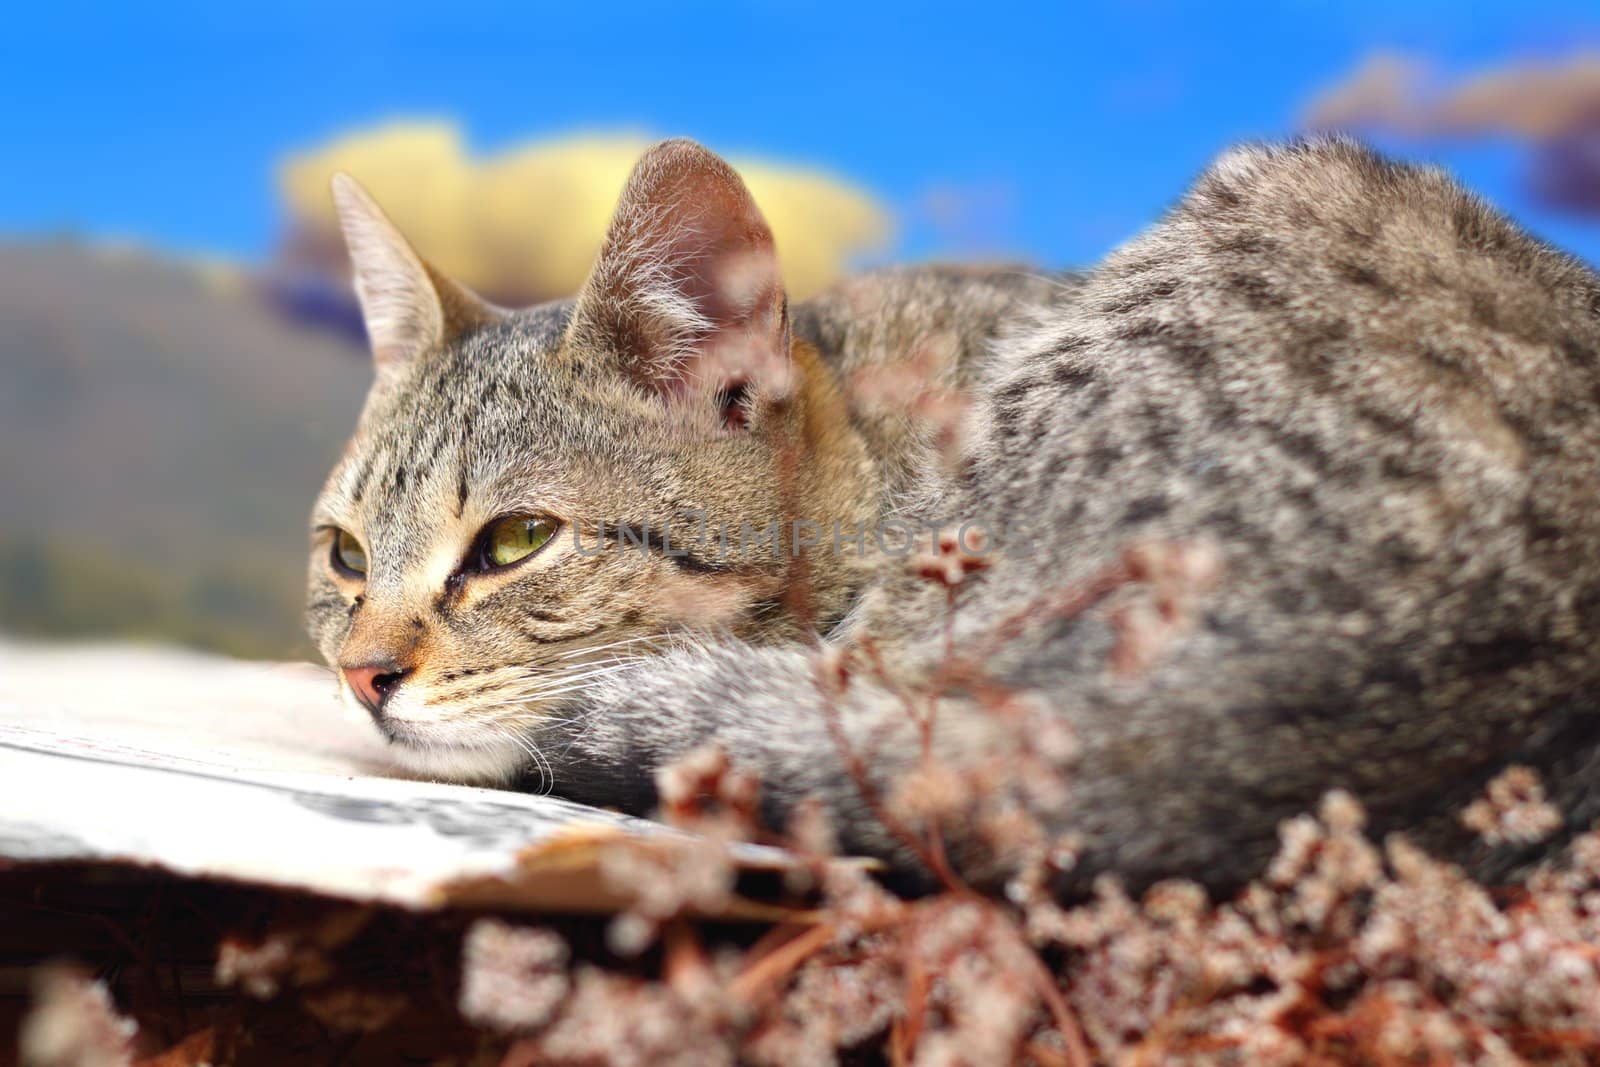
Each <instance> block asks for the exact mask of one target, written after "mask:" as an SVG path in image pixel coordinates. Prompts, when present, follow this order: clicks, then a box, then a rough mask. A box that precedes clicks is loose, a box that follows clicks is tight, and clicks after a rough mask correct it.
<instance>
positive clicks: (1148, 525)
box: [963, 142, 1600, 881]
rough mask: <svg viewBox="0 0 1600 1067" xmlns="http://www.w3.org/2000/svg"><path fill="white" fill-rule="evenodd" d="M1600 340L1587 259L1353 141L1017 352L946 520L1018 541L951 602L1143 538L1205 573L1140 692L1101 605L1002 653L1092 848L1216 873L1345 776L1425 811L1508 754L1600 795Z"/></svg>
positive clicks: (1002, 607) (1201, 212)
mask: <svg viewBox="0 0 1600 1067" xmlns="http://www.w3.org/2000/svg"><path fill="white" fill-rule="evenodd" d="M1597 357H1600V282H1597V279H1596V277H1595V275H1594V274H1593V272H1591V271H1590V270H1589V269H1588V268H1586V267H1584V266H1583V265H1581V264H1579V263H1578V262H1576V261H1575V260H1573V259H1571V258H1570V257H1567V256H1565V255H1562V254H1560V253H1558V252H1556V251H1554V250H1552V249H1550V248H1548V247H1547V246H1545V245H1543V244H1541V243H1540V242H1537V241H1536V240H1534V239H1532V238H1530V237H1528V236H1527V235H1525V234H1524V233H1522V232H1521V231H1520V230H1518V229H1517V228H1516V227H1515V226H1514V225H1512V224H1511V223H1510V222H1508V221H1507V220H1505V219H1504V218H1502V217H1501V216H1499V215H1498V214H1496V213H1494V212H1493V211H1491V210H1490V209H1488V208H1487V207H1485V206H1484V205H1483V204H1481V203H1480V202H1479V201H1477V200H1476V199H1475V198H1472V197H1470V196H1468V195H1467V194H1465V193H1464V192H1463V191H1461V190H1460V189H1459V188H1458V187H1457V186H1456V185H1455V184H1454V183H1452V182H1451V181H1450V180H1449V179H1448V178H1446V177H1445V176H1443V175H1442V174H1439V173H1437V172H1434V171H1430V170H1419V169H1415V168H1408V167H1402V166H1396V165H1394V164H1390V163H1386V162H1384V161H1382V160H1380V159H1378V158H1377V157H1375V156H1373V155H1372V154H1370V153H1368V152H1366V151H1364V150H1362V149H1360V148H1358V147H1355V146H1353V145H1350V144H1347V143H1342V142H1333V143H1313V144H1306V145H1299V146H1295V147H1291V148H1286V149H1281V150H1265V149H1245V150H1240V151H1237V152H1234V153H1231V154H1230V155H1228V156H1226V157H1224V159H1223V160H1222V161H1221V162H1220V163H1219V164H1217V165H1216V166H1215V167H1214V168H1213V169H1212V171H1211V172H1210V173H1209V174H1208V175H1207V176H1206V177H1205V178H1204V179H1202V180H1201V181H1200V183H1199V184H1198V185H1197V186H1196V187H1195V189H1194V191H1193V192H1191V194H1190V195H1189V196H1188V197H1186V198H1185V200H1184V201H1183V202H1182V203H1181V204H1180V205H1179V206H1178V207H1177V208H1175V209H1174V211H1173V212H1172V213H1171V214H1170V215H1169V216H1168V217H1167V218H1166V219H1165V220H1164V221H1163V222H1162V223H1161V224H1160V225H1158V226H1157V227H1155V228H1154V229H1153V230H1152V231H1151V232H1150V233H1149V234H1147V235H1146V236H1144V237H1142V238H1141V239H1139V240H1137V241H1135V242H1133V243H1132V244H1130V245H1129V246H1127V247H1126V248H1124V249H1123V250H1121V251H1119V252H1118V253H1116V254H1115V255H1113V256H1112V257H1111V258H1110V259H1109V260H1108V261H1107V262H1106V263H1105V264H1104V265H1103V266H1102V267H1101V268H1099V269H1098V270H1097V271H1096V272H1095V273H1094V274H1093V275H1092V276H1091V277H1090V278H1089V279H1088V281H1087V282H1086V283H1085V285H1084V286H1083V288H1082V289H1081V290H1079V291H1078V292H1077V293H1075V294H1074V296H1073V298H1072V299H1071V300H1070V301H1065V302H1062V303H1059V304H1057V305H1056V306H1055V307H1054V308H1053V309H1052V311H1051V312H1050V313H1049V314H1048V315H1047V316H1046V317H1045V319H1044V320H1043V321H1042V322H1041V324H1040V325H1038V326H1037V327H1036V328H1035V329H1034V330H1033V331H1032V332H1031V333H1030V334H1028V335H1027V336H1026V337H1024V338H1020V339H1018V340H1016V341H1014V342H1012V343H1011V348H1010V352H1009V358H1007V359H1005V360H1003V361H1000V362H997V363H996V364H995V365H994V366H993V367H992V370H991V374H990V376H989V377H988V379H987V380H986V381H985V384H984V390H985V400H984V405H983V410H984V414H985V419H984V423H983V425H982V427H981V429H980V433H979V438H978V441H979V443H978V445H977V447H976V449H975V450H974V462H973V464H972V469H973V470H974V471H976V472H977V473H976V474H975V476H974V478H973V479H972V481H971V483H970V484H969V486H968V490H969V496H968V499H967V500H966V501H965V502H964V505H963V506H964V507H966V508H967V509H968V510H970V511H977V512H980V513H988V514H994V515H998V516H999V517H1000V518H1001V519H1002V520H1003V521H1004V522H1005V523H1006V526H1007V529H1008V531H1009V533H1008V539H1007V554H1008V556H1010V557H1011V558H1010V559H1008V560H1007V561H1006V563H1005V564H1004V565H1002V566H1000V567H997V568H996V569H995V571H994V572H993V573H992V575H991V576H990V578H989V579H988V580H987V581H986V582H985V583H984V584H983V585H982V586H981V587H979V588H978V589H976V590H975V591H974V594H973V596H974V600H973V602H972V603H971V605H970V611H971V614H970V616H969V618H971V619H974V620H979V619H984V618H990V619H992V618H994V617H996V616H998V615H1001V614H1004V613H1005V612H1007V611H1010V610H1015V608H1016V607H1017V606H1018V605H1021V604H1026V603H1027V602H1028V600H1029V598H1030V597H1032V596H1034V595H1035V594H1036V593H1037V590H1038V587H1039V582H1040V579H1041V576H1042V575H1046V574H1048V575H1050V576H1051V581H1052V582H1059V583H1062V584H1070V583H1072V582H1074V581H1080V580H1083V579H1084V578H1086V577H1087V576H1088V575H1090V574H1092V573H1094V572H1095V571H1096V570H1097V569H1098V568H1102V567H1104V566H1105V565H1106V564H1107V563H1108V562H1109V561H1110V560H1113V559H1115V558H1116V555H1117V553H1118V552H1119V551H1120V550H1121V549H1123V548H1125V547H1127V546H1128V545H1130V544H1133V543H1136V542H1139V541H1143V540H1152V539H1175V540H1192V541H1205V542H1207V543H1209V544H1212V545H1214V546H1215V547H1216V549H1217V551H1218V552H1219V553H1220V554H1221V557H1222V560H1223V565H1224V577H1223V579H1222V582H1221V585H1220V586H1219V587H1218V588H1217V590H1216V591H1215V592H1214V593H1213V594H1212V595H1211V596H1210V598H1209V599H1208V600H1207V601H1206V607H1205V609H1204V610H1203V611H1202V612H1201V613H1200V615H1199V617H1198V618H1197V619H1196V621H1195V625H1194V627H1193V628H1192V630H1191V631H1190V632H1189V633H1188V634H1187V635H1186V636H1184V637H1182V638H1181V639H1180V640H1179V641H1178V642H1177V643H1176V644H1175V645H1174V646H1173V647H1172V648H1170V649H1169V650H1168V654H1167V655H1166V656H1165V658H1164V659H1162V660H1160V661H1159V665H1158V666H1156V667H1154V668H1152V669H1151V670H1150V671H1149V672H1148V673H1147V674H1146V675H1144V676H1143V677H1141V678H1138V679H1135V680H1133V681H1114V680H1110V679H1108V678H1107V676H1106V671H1105V670H1104V669H1103V664H1104V663H1105V657H1106V656H1107V654H1108V652H1109V649H1110V647H1111V644H1112V642H1113V640H1114V627H1113V625H1112V623H1111V620H1110V617H1109V615H1107V614H1105V613H1100V614H1097V615H1093V616H1091V617H1090V618H1087V619H1084V620H1077V621H1071V622H1068V623H1063V624H1060V625H1058V626H1055V627H1053V628H1052V627H1041V628H1040V629H1039V631H1038V632H1037V633H1036V634H1035V635H1034V637H1033V640H1035V641H1036V642H1040V644H1036V645H1035V647H1034V649H1033V651H1032V652H1031V653H1029V652H1023V653H1021V659H1020V660H1019V661H1018V665H1017V667H1016V673H1015V675H1014V677H1015V678H1016V679H1017V680H1018V681H1021V682H1026V683H1029V684H1036V685H1040V686H1043V687H1045V688H1046V689H1049V690H1051V691H1052V692H1054V693H1055V694H1056V695H1057V697H1058V699H1060V700H1061V701H1062V703H1063V705H1064V707H1065V708H1066V709H1067V710H1068V712H1069V714H1071V715H1073V716H1074V718H1075V722H1076V723H1077V725H1078V727H1079V731H1080V733H1081V734H1083V735H1084V738H1085V741H1086V757H1085V762H1086V770H1085V773H1084V775H1083V779H1082V781H1081V782H1080V788H1081V789H1082V790H1083V792H1084V793H1085V804H1084V805H1083V808H1084V809H1085V810H1089V811H1100V812H1105V813H1108V814H1107V815H1106V820H1107V821H1106V823H1105V825H1103V826H1101V827H1098V829H1100V830H1102V831H1103V833H1102V834H1101V835H1100V837H1101V840H1102V841H1104V842H1105V844H1103V845H1102V846H1101V847H1103V848H1105V849H1107V850H1108V852H1107V858H1108V861H1109V862H1110V864H1111V865H1112V866H1115V867H1117V868H1119V869H1122V870H1125V871H1128V872H1130V873H1132V874H1133V875H1134V877H1138V874H1139V873H1140V872H1143V873H1145V874H1149V875H1159V874H1161V873H1163V872H1164V871H1165V870H1167V869H1169V868H1170V869H1179V868H1181V869H1188V870H1193V869H1196V868H1197V867H1204V866H1206V865H1208V864H1209V865H1211V869H1212V870H1213V871H1215V872H1217V875H1218V880H1220V881H1226V880H1227V879H1228V877H1229V876H1230V875H1231V874H1233V873H1236V872H1243V871H1245V870H1246V869H1248V868H1253V867H1254V866H1255V865H1256V864H1257V863H1258V862H1259V861H1260V860H1261V859H1262V856H1261V855H1259V853H1261V852H1262V850H1263V849H1264V848H1270V845H1271V841H1272V837H1273V835H1272V833H1271V826H1272V825H1273V824H1274V823H1275V822H1276V820H1277V819H1279V818H1282V817H1286V816H1287V815H1290V814H1293V812H1294V811H1295V810H1298V809H1301V808H1304V807H1306V806H1308V805H1310V804H1312V803H1314V802H1315V800H1316V797H1317V795H1318V794H1319V793H1320V792H1321V791H1323V790H1325V789H1327V788H1329V787H1331V786H1335V785H1343V786H1347V787H1350V788H1353V789H1355V790H1356V791H1357V792H1358V793H1359V794H1360V795H1362V796H1363V798H1364V799H1366V800H1367V802H1368V803H1369V805H1370V806H1371V807H1372V809H1373V812H1374V816H1375V820H1376V822H1377V824H1378V826H1379V827H1380V828H1382V827H1385V826H1390V825H1400V824H1414V823H1415V822H1416V818H1415V817H1416V815H1417V813H1418V812H1419V811H1424V810H1425V811H1427V812H1437V813H1446V812H1449V811H1452V810H1457V809H1458V808H1459V806H1460V805H1459V803H1457V801H1459V802H1462V803H1464V802H1465V800H1466V799H1467V798H1468V797H1470V796H1471V795H1472V793H1473V792H1475V791H1476V790H1478V789H1479V788H1480V787H1481V785H1482V783H1483V781H1484V779H1485V778H1486V777H1488V776H1489V775H1490V774H1491V773H1492V772H1493V771H1494V770H1495V769H1496V768H1497V767H1498V766H1501V765H1503V764H1504V763H1505V762H1506V761H1508V760H1521V761H1523V762H1527V763H1531V764H1533V765H1534V766H1536V767H1537V768H1539V769H1541V770H1542V771H1544V772H1545V773H1546V774H1547V776H1548V777H1550V778H1551V779H1552V783H1551V784H1552V787H1553V788H1554V789H1555V791H1556V792H1557V793H1558V794H1559V795H1560V798H1561V799H1562V800H1563V801H1565V802H1566V803H1567V805H1568V810H1569V812H1570V813H1572V816H1573V818H1574V819H1587V818H1592V817H1593V816H1594V815H1595V814H1597V813H1600V812H1597V810H1596V809H1597V806H1600V805H1597V801H1596V799H1595V797H1593V796H1591V789H1590V785H1589V782H1588V780H1587V779H1588V777H1589V776H1587V775H1586V774H1582V773H1580V772H1579V771H1578V770H1575V769H1574V768H1576V767H1578V766H1580V765H1586V763H1585V761H1586V760H1587V759H1588V758H1590V756H1591V755H1592V754H1593V753H1594V752H1595V751H1596V749H1595V748H1594V747H1593V746H1595V745H1597V744H1600V707H1597V704H1600V651H1597V647H1596V646H1597V642H1596V641H1595V639H1594V633H1595V629H1596V627H1597V626H1600V507H1597V506H1596V505H1597V503H1600V493H1597V491H1596V490H1597V477H1600V466H1597V460H1600V359H1597ZM1113 709H1115V710H1114V713H1112V712H1113ZM1564 761H1565V762H1564ZM1152 798H1159V800H1152ZM1224 811H1225V812H1226V813H1227V820H1226V822H1219V819H1220V818H1221V814H1222V813H1223V812H1224ZM1458 831H1459V828H1458V827H1456V826H1455V825H1454V824H1453V822H1451V820H1450V817H1449V816H1448V815H1443V814H1441V815H1439V816H1438V817H1436V818H1433V819H1432V822H1431V823H1428V825H1426V826H1425V827H1424V829H1423V831H1422V832H1423V834H1424V836H1429V835H1431V837H1432V838H1433V839H1435V840H1437V841H1438V842H1439V843H1440V844H1441V847H1456V848H1465V847H1467V846H1466V845H1465V844H1464V843H1463V841H1462V839H1461V835H1460V833H1459V832H1458ZM1241 842H1252V843H1254V844H1253V845H1251V846H1250V847H1246V848H1241V847H1238V845H1239V843H1241ZM1484 862H1485V863H1488V862H1489V860H1487V859H1485V860H1484Z"/></svg>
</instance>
